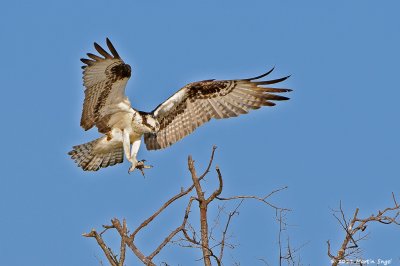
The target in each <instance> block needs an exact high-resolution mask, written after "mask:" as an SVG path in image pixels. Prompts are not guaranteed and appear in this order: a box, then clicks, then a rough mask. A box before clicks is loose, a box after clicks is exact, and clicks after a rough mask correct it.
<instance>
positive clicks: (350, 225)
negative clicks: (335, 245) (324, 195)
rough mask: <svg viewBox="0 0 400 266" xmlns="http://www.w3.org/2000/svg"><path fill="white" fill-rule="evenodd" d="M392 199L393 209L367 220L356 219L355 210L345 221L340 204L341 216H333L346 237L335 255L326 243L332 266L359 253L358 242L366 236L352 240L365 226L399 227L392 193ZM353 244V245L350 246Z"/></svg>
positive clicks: (397, 211) (396, 205) (397, 210)
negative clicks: (374, 223) (376, 223)
mask: <svg viewBox="0 0 400 266" xmlns="http://www.w3.org/2000/svg"><path fill="white" fill-rule="evenodd" d="M392 198H393V202H394V206H393V207H388V208H385V209H384V210H383V211H378V214H376V215H374V214H372V215H371V216H369V217H367V218H363V219H362V218H358V213H359V209H358V208H356V210H355V212H354V214H353V218H351V220H349V221H347V220H346V218H345V214H344V211H343V209H342V204H341V203H340V205H339V211H336V212H339V213H340V214H341V219H339V218H338V217H337V216H336V215H335V214H333V216H334V217H335V218H336V219H337V220H338V221H339V223H340V225H341V226H342V228H343V230H344V231H345V232H346V235H345V237H344V239H343V242H342V244H341V246H340V249H339V250H338V251H337V254H336V255H333V254H332V250H331V244H330V242H329V240H328V241H327V248H328V252H327V253H328V256H329V258H331V261H332V266H337V265H338V264H339V262H340V261H342V260H346V259H350V257H351V256H354V255H355V254H358V253H360V252H361V250H360V248H359V245H358V242H359V241H361V240H363V239H365V238H366V236H367V234H366V235H364V236H361V237H359V238H357V239H355V238H354V235H355V234H356V233H357V232H358V233H360V232H364V231H365V229H366V228H367V225H368V224H369V223H371V222H379V223H382V224H396V225H400V221H399V220H398V218H399V215H400V205H398V204H397V201H396V198H395V196H394V193H393V192H392ZM393 211H394V214H392V215H389V214H388V213H389V212H393ZM350 243H353V245H350Z"/></svg>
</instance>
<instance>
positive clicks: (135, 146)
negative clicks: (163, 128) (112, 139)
mask: <svg viewBox="0 0 400 266" xmlns="http://www.w3.org/2000/svg"><path fill="white" fill-rule="evenodd" d="M122 137H123V146H124V152H125V156H126V158H127V159H128V161H130V162H131V167H130V168H129V170H128V173H131V172H133V171H134V170H135V169H136V168H137V169H139V170H140V171H141V172H142V175H143V176H144V171H143V169H148V168H151V167H152V166H151V165H145V164H144V160H142V161H138V160H137V158H136V156H137V154H138V151H139V148H140V143H141V139H140V138H139V139H137V140H134V141H133V143H132V147H130V139H129V134H127V133H125V131H123V132H122Z"/></svg>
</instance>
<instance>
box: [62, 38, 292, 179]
mask: <svg viewBox="0 0 400 266" xmlns="http://www.w3.org/2000/svg"><path fill="white" fill-rule="evenodd" d="M106 42H107V46H108V49H109V50H110V52H111V54H109V53H108V52H107V51H106V50H104V49H103V48H102V47H101V46H100V45H98V44H97V43H94V47H95V49H96V50H97V52H98V53H99V54H100V55H101V56H102V57H101V56H98V55H94V54H91V53H88V54H87V56H88V57H89V58H90V59H85V58H83V59H81V61H82V62H83V63H84V64H85V65H84V66H82V68H83V84H84V86H85V100H84V103H83V111H82V117H81V126H82V127H83V129H85V130H89V129H91V128H92V127H93V126H96V127H97V129H98V131H99V132H100V133H102V134H103V136H102V137H100V138H98V139H96V140H93V141H91V142H88V143H85V144H81V145H77V146H74V147H73V150H72V151H70V152H69V153H68V154H69V155H71V158H72V159H73V160H75V162H76V163H77V164H78V166H79V167H81V168H82V169H83V170H84V171H97V170H99V169H100V168H101V167H103V168H104V167H108V166H111V165H115V164H118V163H122V162H123V157H124V155H125V157H126V158H127V160H128V161H129V162H130V163H131V166H130V168H129V170H128V172H132V171H133V170H135V169H139V170H140V171H141V172H142V174H143V169H146V168H150V167H151V166H149V165H145V164H144V161H145V160H141V161H138V160H137V158H136V156H137V153H138V151H139V147H140V143H141V138H142V136H144V142H145V144H146V148H147V149H148V150H158V149H163V148H166V147H168V146H170V145H172V144H174V143H175V142H177V141H179V140H181V139H182V138H184V137H185V136H187V135H189V134H190V133H192V132H193V131H194V130H195V129H196V128H197V127H199V126H201V125H202V124H204V123H206V122H208V121H210V119H211V118H215V119H221V118H229V117H235V116H238V115H240V114H246V113H248V112H249V111H250V110H252V109H258V108H260V107H261V106H274V105H275V103H274V102H273V101H282V100H288V99H289V98H287V97H283V96H280V95H276V94H275V93H283V92H289V91H291V90H290V89H283V88H273V87H270V86H266V85H271V84H276V83H279V82H281V81H284V80H285V79H287V78H288V77H289V76H286V77H283V78H279V79H273V80H265V81H260V80H259V79H261V78H263V77H265V76H267V75H268V74H270V73H271V72H272V71H273V69H271V70H270V71H268V72H267V73H265V74H262V75H260V76H257V77H254V78H248V79H236V80H204V81H198V82H193V83H189V84H187V85H186V86H184V87H183V88H181V89H180V90H178V91H177V92H176V93H175V94H173V95H172V96H171V97H170V98H168V99H167V100H166V101H165V102H163V103H161V104H160V105H159V106H157V107H156V108H155V109H154V110H153V111H151V112H142V111H138V110H135V109H134V108H132V107H131V103H130V101H129V99H128V97H126V95H125V87H126V84H127V82H128V80H129V78H130V77H131V67H130V66H129V65H128V64H125V62H124V61H123V60H122V59H121V57H120V56H119V54H118V53H117V51H116V50H115V48H114V46H113V45H112V43H111V42H110V40H109V39H108V38H107V39H106Z"/></svg>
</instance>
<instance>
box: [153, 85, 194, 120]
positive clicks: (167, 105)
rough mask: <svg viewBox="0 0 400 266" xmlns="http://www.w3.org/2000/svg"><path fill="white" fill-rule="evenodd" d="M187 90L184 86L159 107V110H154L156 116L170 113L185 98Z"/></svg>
mask: <svg viewBox="0 0 400 266" xmlns="http://www.w3.org/2000/svg"><path fill="white" fill-rule="evenodd" d="M186 92H187V89H186V88H184V89H182V90H180V91H178V92H177V93H175V94H174V95H172V96H171V97H170V98H168V100H166V101H165V102H163V103H162V104H161V105H160V106H159V107H158V108H157V110H156V111H155V112H154V116H156V117H157V116H159V115H162V114H164V113H168V112H169V111H170V110H171V109H172V108H173V107H174V106H175V105H177V104H179V103H180V102H181V101H182V100H183V99H184V98H185V96H186Z"/></svg>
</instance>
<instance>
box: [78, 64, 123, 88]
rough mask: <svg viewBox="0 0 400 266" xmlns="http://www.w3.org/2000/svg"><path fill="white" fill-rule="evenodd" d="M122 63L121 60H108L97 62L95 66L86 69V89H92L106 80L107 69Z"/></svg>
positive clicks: (84, 78)
mask: <svg viewBox="0 0 400 266" xmlns="http://www.w3.org/2000/svg"><path fill="white" fill-rule="evenodd" d="M121 62H122V60H121V59H107V60H104V61H97V62H96V63H95V64H93V65H91V66H88V67H86V68H85V71H84V75H83V83H84V85H85V87H87V88H88V87H92V86H94V85H96V84H97V83H99V82H102V81H104V80H106V79H107V75H106V69H107V68H110V67H112V66H115V65H118V64H120V63H121Z"/></svg>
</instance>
